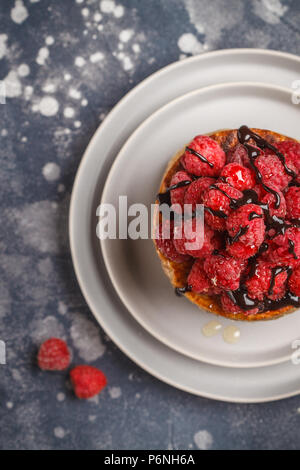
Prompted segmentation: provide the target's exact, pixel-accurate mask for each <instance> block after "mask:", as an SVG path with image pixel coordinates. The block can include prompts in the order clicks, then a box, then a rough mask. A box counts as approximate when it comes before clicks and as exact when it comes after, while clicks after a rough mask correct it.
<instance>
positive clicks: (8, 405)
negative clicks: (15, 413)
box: [6, 401, 14, 410]
mask: <svg viewBox="0 0 300 470" xmlns="http://www.w3.org/2000/svg"><path fill="white" fill-rule="evenodd" d="M13 406H14V404H13V402H12V401H8V402H7V403H6V407H7V408H8V409H9V410H11V409H12V408H13Z"/></svg>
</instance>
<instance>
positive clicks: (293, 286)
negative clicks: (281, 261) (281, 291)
mask: <svg viewBox="0 0 300 470" xmlns="http://www.w3.org/2000/svg"><path fill="white" fill-rule="evenodd" d="M289 288H290V290H291V292H293V294H295V295H298V296H299V297H300V266H298V267H297V268H296V269H294V271H293V273H292V275H291V277H290V280H289Z"/></svg>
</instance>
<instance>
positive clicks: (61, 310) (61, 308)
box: [58, 300, 68, 315]
mask: <svg viewBox="0 0 300 470" xmlns="http://www.w3.org/2000/svg"><path fill="white" fill-rule="evenodd" d="M67 311H68V307H67V306H66V304H65V303H64V302H62V301H61V300H60V301H59V302H58V313H60V314H61V315H65V314H66V313H67Z"/></svg>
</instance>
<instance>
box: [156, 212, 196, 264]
mask: <svg viewBox="0 0 300 470" xmlns="http://www.w3.org/2000/svg"><path fill="white" fill-rule="evenodd" d="M173 238H174V224H173V222H172V221H169V220H164V221H163V222H162V223H160V224H159V226H158V227H157V229H156V240H155V242H156V246H157V248H158V249H159V251H160V252H161V253H162V254H163V255H164V256H165V257H166V258H168V259H170V260H171V261H176V263H182V262H183V261H188V260H189V256H186V255H182V254H180V253H178V251H177V250H176V248H175V245H174V240H173Z"/></svg>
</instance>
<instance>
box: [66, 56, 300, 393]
mask: <svg viewBox="0 0 300 470" xmlns="http://www.w3.org/2000/svg"><path fill="white" fill-rule="evenodd" d="M299 65H300V60H299V58H297V57H295V56H292V55H289V54H283V53H277V52H271V51H261V50H250V49H246V50H226V51H217V52H212V53H208V54H204V55H202V56H198V57H194V58H191V59H188V60H186V61H182V62H180V63H175V64H172V65H170V66H169V67H166V68H165V69H163V70H162V71H159V72H157V73H156V74H154V75H153V76H151V77H149V78H148V79H147V80H145V81H144V82H142V83H141V84H140V85H139V86H138V87H136V88H135V89H134V90H132V91H131V92H130V93H129V94H128V95H127V96H126V97H125V98H124V99H123V100H121V102H120V103H119V104H118V105H117V106H116V107H115V108H114V110H113V111H112V112H111V113H110V115H109V116H108V117H107V118H106V120H105V122H104V123H103V124H102V126H100V128H99V129H98V131H97V132H96V134H95V136H94V137H93V139H92V140H91V142H90V144H89V146H88V148H87V150H86V152H85V155H84V157H83V159H82V162H81V165H80V168H79V170H78V173H77V177H76V181H75V183H74V189H73V194H72V200H71V207H70V243H71V251H72V256H73V261H74V267H75V271H76V274H77V278H78V281H79V284H80V287H81V289H82V292H83V295H84V296H85V298H86V301H87V303H88V305H89V306H90V308H91V310H92V312H93V313H94V315H95V317H96V319H97V320H98V321H99V323H100V324H101V326H102V327H103V328H104V330H105V331H106V332H107V334H108V335H109V336H110V337H111V338H112V340H113V341H114V342H115V343H116V344H117V345H118V346H119V347H120V349H121V350H122V351H123V352H124V353H125V354H127V355H128V356H129V357H130V358H131V359H132V360H134V361H135V362H136V363H137V364H139V365H140V366H141V367H142V368H144V369H145V370H147V371H148V372H149V373H151V374H152V375H154V376H155V377H157V378H159V379H161V380H163V381H165V382H167V383H169V384H171V385H173V386H175V387H178V388H181V389H182V390H186V391H189V392H191V393H195V394H198V395H202V396H206V397H210V398H214V399H219V400H225V401H234V402H260V401H270V400H275V399H280V398H284V397H288V396H292V395H296V394H298V393H299V391H300V385H299V383H300V369H299V367H296V366H294V365H292V364H291V363H290V362H286V363H283V364H280V365H276V366H269V367H264V368H256V369H232V368H224V367H217V366H212V365H209V364H205V363H202V362H199V361H196V360H194V359H190V358H188V357H186V356H184V355H182V354H180V353H177V352H176V351H174V350H172V349H171V348H168V347H167V346H165V345H163V344H162V343H161V342H159V341H157V340H156V339H155V338H154V337H153V336H152V335H150V334H149V333H147V332H146V331H145V330H144V329H143V328H142V327H141V326H140V325H139V324H138V323H137V322H136V320H134V319H133V318H132V316H131V315H130V314H129V313H128V312H127V310H126V309H125V307H124V306H123V304H122V303H121V302H120V301H119V299H118V297H117V296H116V294H115V291H114V289H113V288H112V285H111V283H110V280H109V278H108V276H107V273H106V270H105V266H104V264H103V260H102V257H101V254H100V250H99V241H98V239H97V238H96V235H95V229H96V223H97V218H96V208H97V206H98V203H99V198H100V195H101V192H102V188H103V184H104V182H105V180H106V177H107V173H108V170H109V168H110V166H111V164H112V162H113V160H114V159H115V157H116V155H117V153H118V152H119V150H120V148H121V147H122V145H123V144H124V142H125V140H126V139H127V138H128V137H129V136H130V134H131V133H132V131H133V130H134V129H136V128H137V126H138V125H139V124H141V122H142V121H143V120H144V119H145V118H147V117H148V116H149V115H150V114H152V113H153V112H154V111H155V110H157V109H158V108H160V107H161V106H163V105H164V104H166V103H168V102H169V101H170V100H172V99H174V98H176V97H178V96H181V95H182V94H184V93H187V92H189V91H192V90H195V89H198V88H199V87H202V86H206V85H211V84H216V83H220V82H231V81H233V80H234V81H236V80H239V81H249V80H252V81H254V80H256V79H257V73H258V69H259V74H260V80H263V81H265V82H266V83H275V84H277V85H282V86H287V87H289V86H290V85H291V83H292V82H293V81H294V80H295V79H297V77H298V73H299ZM141 104H142V105H141Z"/></svg>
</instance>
